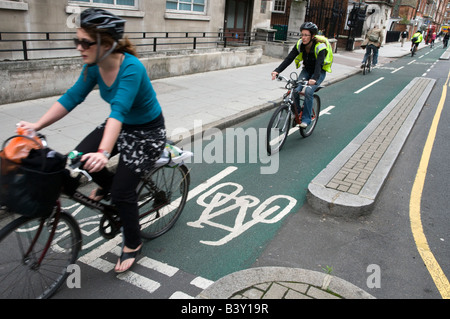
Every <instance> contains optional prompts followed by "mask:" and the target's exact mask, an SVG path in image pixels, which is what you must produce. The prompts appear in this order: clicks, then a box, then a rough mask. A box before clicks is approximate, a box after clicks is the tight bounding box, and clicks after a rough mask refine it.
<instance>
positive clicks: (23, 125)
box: [17, 121, 40, 132]
mask: <svg viewBox="0 0 450 319" xmlns="http://www.w3.org/2000/svg"><path fill="white" fill-rule="evenodd" d="M17 127H21V128H24V129H25V130H29V131H36V132H37V131H39V130H40V128H39V127H38V125H37V124H36V123H30V122H26V121H20V122H19V123H17Z"/></svg>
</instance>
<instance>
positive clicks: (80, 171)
mask: <svg viewBox="0 0 450 319" xmlns="http://www.w3.org/2000/svg"><path fill="white" fill-rule="evenodd" d="M73 171H74V172H75V173H81V174H83V175H84V176H85V177H86V178H87V179H88V182H90V181H92V176H91V175H89V173H88V172H86V171H85V170H84V169H80V168H78V167H77V168H75V169H73Z"/></svg>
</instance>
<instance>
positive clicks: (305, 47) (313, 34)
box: [272, 22, 333, 128]
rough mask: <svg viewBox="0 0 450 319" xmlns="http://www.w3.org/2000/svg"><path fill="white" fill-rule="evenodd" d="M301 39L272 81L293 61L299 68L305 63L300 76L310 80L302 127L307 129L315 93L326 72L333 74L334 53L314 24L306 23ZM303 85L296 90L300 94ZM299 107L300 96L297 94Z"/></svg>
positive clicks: (302, 27) (303, 26)
mask: <svg viewBox="0 0 450 319" xmlns="http://www.w3.org/2000/svg"><path fill="white" fill-rule="evenodd" d="M300 33H301V38H300V39H299V40H298V42H297V44H296V45H295V46H294V47H293V48H292V50H291V52H290V53H289V55H288V56H287V57H286V58H285V59H284V61H283V62H281V64H280V65H279V66H278V67H277V68H276V69H275V70H274V71H273V72H272V80H275V79H276V77H277V76H278V74H279V73H281V72H283V71H284V69H286V68H287V67H288V66H289V65H290V64H291V63H292V61H294V60H295V64H296V66H297V68H299V67H300V64H301V62H302V61H303V70H302V71H301V72H300V74H299V77H298V78H299V79H306V80H308V87H307V88H306V90H305V107H304V109H303V114H302V123H301V124H300V127H302V128H305V127H307V126H308V125H309V123H311V111H312V106H313V99H314V91H315V90H316V89H317V87H318V86H319V85H320V84H321V83H322V82H323V80H324V79H325V76H326V72H331V64H332V62H333V51H332V49H331V46H330V44H329V42H328V40H327V38H325V37H323V36H319V35H317V33H318V28H317V26H316V25H315V24H314V23H312V22H305V23H303V24H302V25H301V27H300ZM302 89H303V86H302V85H299V86H298V87H297V88H296V92H298V93H300V92H301V91H302ZM295 98H296V99H297V101H296V102H297V105H298V104H299V103H298V102H299V96H298V94H295Z"/></svg>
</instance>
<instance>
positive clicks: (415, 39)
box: [409, 31, 423, 51]
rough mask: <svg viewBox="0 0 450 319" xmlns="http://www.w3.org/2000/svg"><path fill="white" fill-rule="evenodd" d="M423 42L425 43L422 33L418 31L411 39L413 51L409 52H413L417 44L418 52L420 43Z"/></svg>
mask: <svg viewBox="0 0 450 319" xmlns="http://www.w3.org/2000/svg"><path fill="white" fill-rule="evenodd" d="M422 41H423V35H422V32H420V31H417V32H416V33H414V35H413V36H412V38H411V50H409V51H412V49H413V47H414V44H417V46H416V51H417V49H418V48H419V43H420V42H422Z"/></svg>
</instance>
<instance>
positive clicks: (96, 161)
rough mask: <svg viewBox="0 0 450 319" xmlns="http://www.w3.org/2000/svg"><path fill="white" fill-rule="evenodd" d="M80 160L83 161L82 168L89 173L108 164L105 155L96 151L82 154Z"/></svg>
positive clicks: (97, 170) (99, 169)
mask: <svg viewBox="0 0 450 319" xmlns="http://www.w3.org/2000/svg"><path fill="white" fill-rule="evenodd" d="M81 161H82V162H84V165H83V168H84V169H85V170H86V171H88V172H89V173H95V172H99V171H101V170H102V169H103V168H104V167H105V166H106V164H108V159H107V158H106V156H105V155H103V154H102V153H98V152H97V153H87V154H84V155H83V156H82V157H81Z"/></svg>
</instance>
